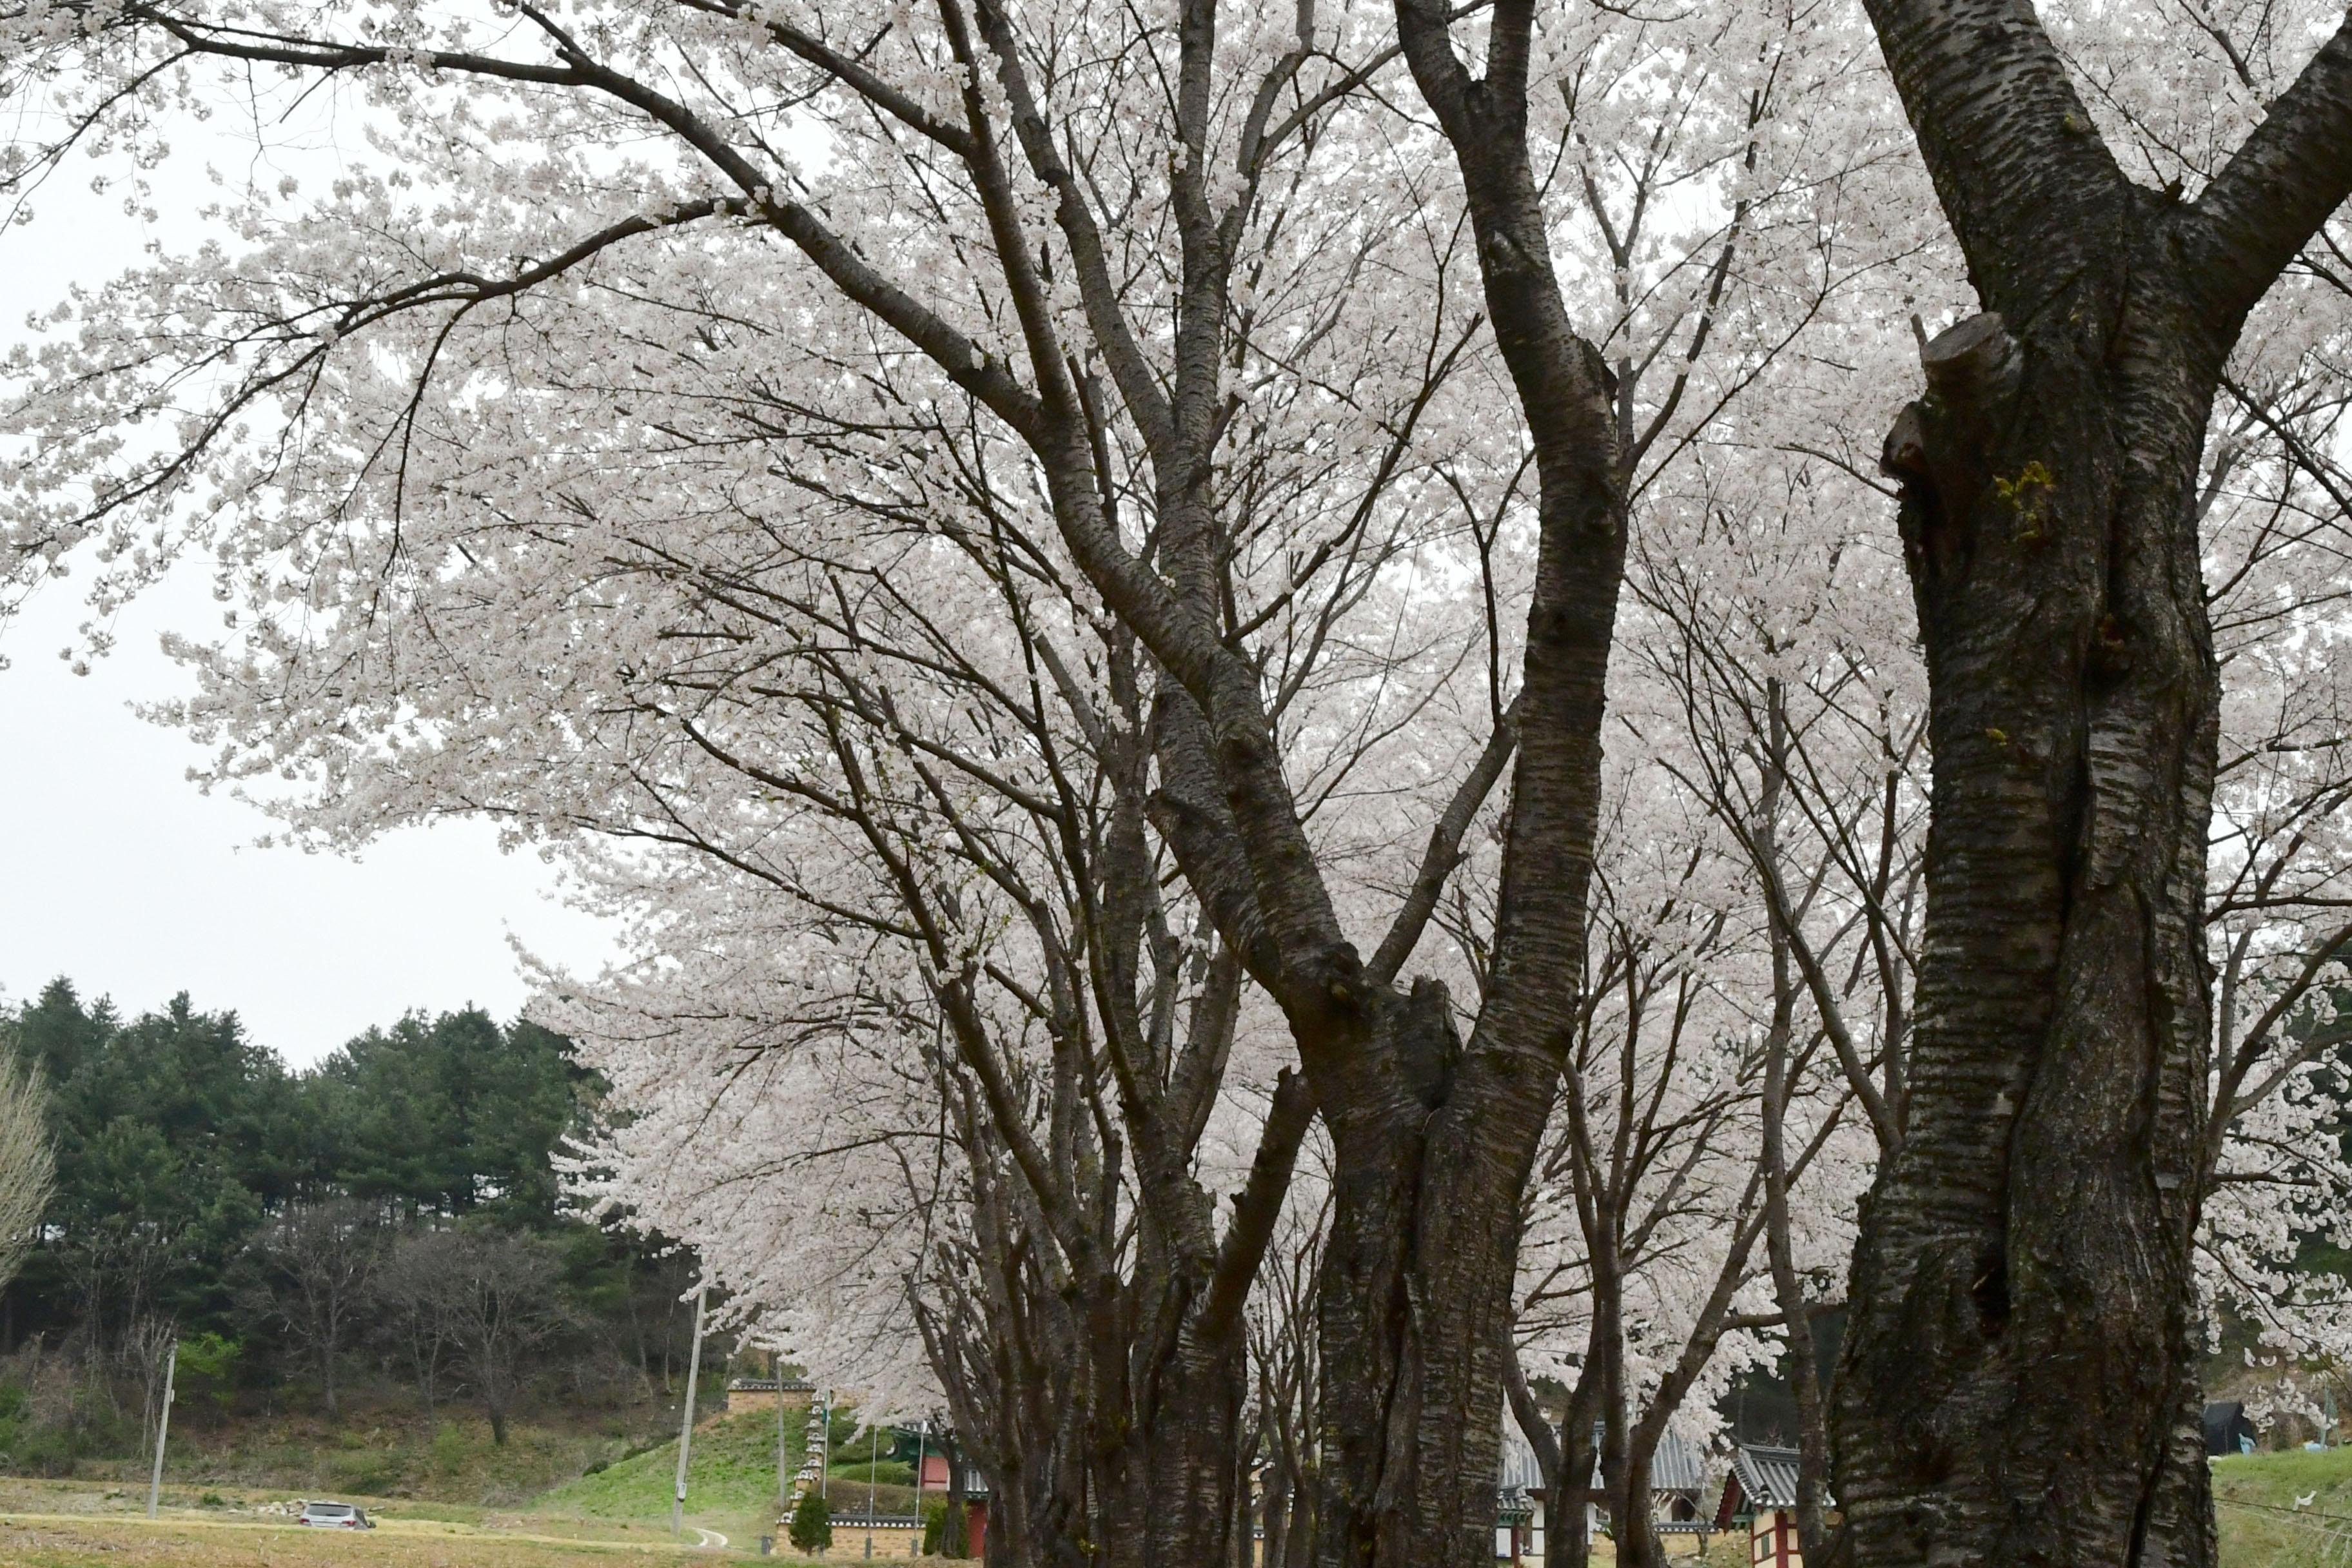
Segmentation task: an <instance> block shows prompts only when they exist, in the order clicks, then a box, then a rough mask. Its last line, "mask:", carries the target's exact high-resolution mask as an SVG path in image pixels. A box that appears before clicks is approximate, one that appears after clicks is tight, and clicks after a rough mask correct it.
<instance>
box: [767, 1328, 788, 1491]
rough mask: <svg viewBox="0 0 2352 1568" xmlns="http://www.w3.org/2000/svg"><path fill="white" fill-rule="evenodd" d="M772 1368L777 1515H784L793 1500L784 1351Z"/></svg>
mask: <svg viewBox="0 0 2352 1568" xmlns="http://www.w3.org/2000/svg"><path fill="white" fill-rule="evenodd" d="M772 1361H773V1365H772V1367H771V1368H770V1370H771V1371H772V1372H773V1373H775V1374H776V1515H777V1517H778V1518H780V1519H781V1518H782V1517H783V1511H784V1510H785V1509H786V1508H787V1507H788V1506H790V1504H791V1502H792V1481H791V1472H790V1471H788V1470H787V1469H785V1468H784V1464H785V1459H784V1353H783V1352H782V1351H778V1352H776V1353H775V1355H774V1357H773V1358H772Z"/></svg>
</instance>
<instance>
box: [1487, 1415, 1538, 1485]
mask: <svg viewBox="0 0 2352 1568" xmlns="http://www.w3.org/2000/svg"><path fill="white" fill-rule="evenodd" d="M1543 1484H1544V1479H1543V1465H1542V1464H1541V1462H1540V1461H1538V1459H1537V1458H1536V1450H1535V1446H1534V1445H1533V1444H1531V1443H1529V1442H1528V1438H1527V1434H1526V1433H1524V1432H1522V1431H1520V1430H1519V1424H1518V1423H1517V1422H1516V1421H1513V1420H1510V1419H1509V1418H1507V1417H1506V1418H1505V1420H1504V1422H1503V1463H1502V1468H1501V1469H1500V1471H1499V1473H1497V1474H1496V1478H1495V1486H1496V1489H1497V1490H1499V1491H1506V1492H1513V1491H1519V1492H1525V1491H1539V1490H1541V1489H1542V1488H1543Z"/></svg>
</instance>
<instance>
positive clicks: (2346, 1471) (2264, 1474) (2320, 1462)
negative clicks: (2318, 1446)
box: [2213, 1448, 2352, 1568]
mask: <svg viewBox="0 0 2352 1568" xmlns="http://www.w3.org/2000/svg"><path fill="white" fill-rule="evenodd" d="M2305 1497H2308V1498H2310V1499H2311V1501H2310V1502H2309V1503H2308V1504H2306V1505H2305V1506H2304V1507H2303V1508H2301V1509H2297V1508H2296V1507H2295V1506H2294V1505H2295V1500H2297V1499H2298V1498H2305ZM2213 1501H2214V1512H2215V1513H2216V1514H2217V1515H2218V1516H2219V1517H2220V1520H2221V1563H2222V1568H2343V1565H2344V1564H2346V1563H2352V1448H2330V1449H2329V1450H2328V1451H2327V1452H2326V1453H2324V1454H2305V1453H2299V1452H2298V1453H2290V1454H2247V1455H2243V1456H2241V1457H2237V1458H2227V1459H2216V1460H2215V1461H2213ZM2331 1515H2332V1516H2334V1517H2332V1518H2331V1517H2329V1516H2331ZM2339 1532H2341V1533H2339Z"/></svg>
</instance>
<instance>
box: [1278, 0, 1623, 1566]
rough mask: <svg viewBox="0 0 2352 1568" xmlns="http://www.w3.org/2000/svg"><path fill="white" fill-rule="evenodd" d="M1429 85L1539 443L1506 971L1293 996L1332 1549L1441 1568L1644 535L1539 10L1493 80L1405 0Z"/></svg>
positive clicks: (1462, 1484)
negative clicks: (1474, 996)
mask: <svg viewBox="0 0 2352 1568" xmlns="http://www.w3.org/2000/svg"><path fill="white" fill-rule="evenodd" d="M1397 17H1398V25H1399V30H1400V37H1401V41H1402V44H1403V47H1404V52H1405V56H1406V59H1407V61H1408V63H1409V64H1410V65H1411V68H1412V73H1413V77H1414V79H1415V81H1416V82H1417V83H1418V84H1419V85H1420V87H1421V89H1422V91H1423V94H1424V96H1425V97H1426V98H1427V99H1428V100H1429V102H1430V103H1431V105H1432V107H1433V110H1434V111H1435V112H1436V114H1437V116H1438V120H1439V122H1440V125H1441V126H1442V128H1443V129H1444V132H1445V134H1446V137H1447V139H1448V141H1449V142H1451V143H1452V145H1453V147H1454V151H1455V154H1456V157H1457V160H1458V162H1459V163H1460V165H1461V170H1462V174H1463V178H1464V184H1465V190H1466V193H1467V195H1468V199H1469V208H1470V214H1471V218H1472V222H1473V224H1474V226H1475V229H1476V233H1477V239H1478V255H1479V262H1480V268H1481V272H1482V276H1483V279H1484V282H1485V288H1486V304H1487V315H1488V319H1489V320H1490V321H1491V322H1492V323H1493V327H1494V331H1495V335H1496V342H1497V343H1498V344H1499V345H1500V347H1501V349H1502V352H1503V355H1504V358H1505V362H1506V363H1507V366H1508V368H1509V370H1510V373H1511V375H1512V378H1513V381H1514V384H1515V385H1516V386H1517V391H1518V395H1519V397H1520V401H1521V404H1522V405H1523V407H1524V409H1525V410H1526V412H1527V415H1528V424H1529V429H1530V434H1531V436H1532V437H1533V439H1534V444H1535V455H1536V468H1537V473H1538V487H1539V488H1538V531H1539V536H1538V552H1537V562H1536V580H1535V590H1534V596H1533V603H1532V605H1530V608H1529V612H1528V642H1527V651H1526V662H1525V667H1524V671H1523V685H1522V689H1521V696H1520V699H1519V705H1518V707H1519V710H1518V715H1517V724H1518V741H1519V752H1518V759H1517V767H1516V769H1515V772H1514V774H1513V779H1512V806H1511V818H1510V826H1509V829H1508V835H1507V839H1506V847H1505V858H1504V868H1503V881H1502V892H1501V899H1500V903H1499V906H1498V910H1497V914H1496V939H1495V940H1496V952H1495V962H1494V968H1493V974H1492V979H1491V982H1490V984H1489V988H1488V991H1487V994H1486V1001H1485V1005H1484V1006H1483V1007H1482V1008H1481V1010H1480V1014H1479V1017H1478V1021H1477V1024H1476V1026H1475V1029H1474V1030H1473V1032H1472V1035H1471V1037H1470V1039H1469V1040H1468V1041H1467V1042H1466V1044H1465V1042H1463V1041H1462V1040H1461V1039H1460V1038H1459V1037H1457V1035H1456V1033H1455V1030H1454V1023H1453V1017H1452V1005H1451V1003H1450V1001H1449V1000H1448V999H1447V997H1446V995H1445V994H1444V991H1443V989H1442V988H1440V987H1438V986H1436V985H1434V984H1429V983H1426V982H1424V983H1422V984H1416V985H1415V986H1414V987H1413V988H1412V991H1411V993H1410V994H1398V992H1397V991H1396V989H1395V988H1394V986H1393V985H1392V984H1390V981H1391V977H1392V976H1393V975H1394V973H1396V970H1397V969H1398V967H1400V965H1401V963H1402V959H1403V958H1404V956H1405V954H1404V953H1403V952H1390V951H1389V945H1388V944H1383V950H1382V952H1381V953H1379V954H1376V955H1375V958H1374V961H1373V963H1371V964H1370V966H1369V968H1368V969H1364V968H1359V967H1358V966H1356V965H1355V963H1353V960H1354V952H1353V950H1352V949H1349V950H1346V952H1345V962H1344V963H1342V964H1340V965H1337V966H1334V967H1333V968H1332V970H1331V971H1330V972H1329V974H1328V989H1329V992H1330V994H1331V995H1332V996H1333V998H1334V999H1335V1001H1336V1002H1337V1003H1338V1006H1337V1007H1336V1008H1334V1009H1333V1010H1332V1012H1331V1014H1330V1015H1328V1016H1326V1017H1324V1018H1320V1019H1309V1018H1301V1017H1299V1016H1297V1015H1296V1014H1294V1016H1293V1026H1294V1029H1295V1030H1297V1033H1298V1036H1299V1043H1300V1052H1301V1057H1302V1059H1303V1060H1304V1062H1305V1064H1306V1067H1307V1074H1308V1078H1309V1080H1310V1081H1311V1082H1312V1084H1313V1086H1314V1088H1315V1091H1316V1098H1317V1100H1318V1104H1319V1106H1320V1108H1321V1110H1322V1113H1323V1118H1324V1121H1325V1124H1326V1125H1327V1126H1328V1128H1329V1129H1330V1131H1331V1139H1332V1145H1333V1152H1334V1162H1335V1183H1334V1193H1333V1223H1332V1232H1331V1237H1330V1240H1329V1243H1328V1252H1327V1254H1326V1265H1325V1268H1326V1271H1325V1277H1324V1290H1323V1296H1322V1303H1321V1311H1322V1335H1323V1363H1324V1364H1325V1365H1326V1366H1327V1367H1332V1368H1340V1367H1345V1368H1349V1369H1350V1370H1349V1375H1348V1376H1345V1377H1334V1378H1332V1379H1331V1380H1330V1382H1329V1384H1328V1388H1327V1390H1326V1394H1325V1402H1324V1426H1325V1434H1326V1436H1325V1442H1324V1478H1325V1487H1324V1494H1323V1501H1322V1510H1321V1515H1322V1517H1321V1521H1320V1540H1319V1542H1318V1562H1319V1563H1322V1564H1324V1565H1326V1568H1408V1565H1409V1568H1444V1565H1448V1564H1461V1565H1463V1568H1469V1565H1470V1564H1483V1563H1486V1561H1488V1560H1489V1558H1490V1557H1491V1555H1492V1552H1493V1545H1492V1542H1493V1531H1494V1526H1495V1517H1496V1498H1495V1478H1496V1468H1497V1464H1498V1461H1499V1458H1500V1455H1499V1443H1500V1437H1501V1433H1500V1423H1499V1417H1500V1415H1501V1413H1502V1409H1503V1395H1504V1378H1503V1358H1504V1356H1505V1355H1506V1354H1507V1349H1506V1344H1505V1339H1506V1336H1507V1333H1508V1332H1509V1330H1510V1324H1511V1311H1512V1293H1511V1292H1512V1284H1513V1281H1514V1278H1515V1275H1516V1271H1517V1257H1518V1248H1517V1237H1518V1206H1519V1196H1520V1192H1521V1189H1522V1188H1523V1187H1524V1185H1525V1184H1526V1181H1527V1176H1528V1171H1529V1169H1530V1168H1531V1167H1532V1165H1533V1163H1534V1160H1535V1156H1536V1152H1537V1149H1538V1142H1539V1141H1540V1139H1541V1137H1542V1133H1543V1129H1544V1123H1545V1121H1546V1119H1547V1116H1548V1114H1549V1110H1550V1104H1551V1099H1552V1095H1553V1092H1554V1089H1555V1086H1556V1085H1557V1083H1558V1081H1559V1071H1560V1066H1561V1063H1562V1061H1563V1060H1564V1059H1565V1057H1566V1052H1567V1048H1568V1042H1569V1039H1570V1030H1571V1026H1572V1021H1573V1016H1574V1009H1575V1005H1576V998H1577V982H1576V976H1577V975H1579V974H1580V972H1581V968H1582V952H1583V939H1584V909H1585V891H1586V886H1587V883H1588V881H1589V880H1590V878H1591V865H1592V843H1593V837H1594V832H1595V827H1596V823H1597V820H1598V802H1599V795H1600V777H1601V714H1602V704H1603V699H1604V695H1605V694H1604V680H1605V677H1606V674H1607V668H1608V660H1609V646H1610V640H1611V637H1612V634H1613V629H1614V626H1615V618H1616V608H1617V589H1618V584H1619V582H1620V581H1621V579H1622V575H1623V569H1624V549H1625V532H1624V518H1623V508H1622V501H1621V499H1620V498H1621V497H1622V470H1623V466H1624V456H1625V455H1624V449H1623V447H1622V443H1621V441H1620V439H1619V436H1618V426H1617V421H1616V417H1615V410H1614V403H1613V393H1614V390H1615V383H1614V381H1613V379H1612V377H1611V376H1610V374H1609V373H1608V370H1607V368H1606V367H1605V365H1604V364H1603V363H1602V361H1601V356H1600V354H1599V353H1598V352H1597V351H1596V350H1594V349H1593V347H1592V346H1591V344H1590V343H1588V342H1584V341H1583V340H1582V339H1581V338H1580V337H1579V336H1578V335H1577V334H1576V332H1575V331H1574V330H1573V328H1572V327H1571V326H1570V322H1569V320H1568V314H1567V310H1566V308H1565V306H1564V304H1563V303H1562V300H1561V298H1560V292H1559V284H1558V281H1557V279H1555V277H1554V276H1553V273H1552V268H1551V257H1550V247H1549V240H1548V238H1547V235H1546V229H1545V225H1544V221H1543V213H1542V208H1541V205H1540V203H1539V201H1538V197H1537V193H1536V189H1535V183H1534V180H1533V177H1532V175H1531V174H1530V172H1529V162H1528V152H1527V81H1528V47H1529V34H1530V31H1531V27H1532V20H1533V8H1532V6H1531V5H1528V4H1526V3H1525V0H1507V4H1504V5H1498V6H1497V7H1496V12H1495V16H1494V18H1493V22H1492V25H1491V30H1490V33H1489V36H1488V40H1487V50H1486V61H1487V65H1486V76H1485V77H1484V78H1481V79H1473V78H1472V77H1471V76H1470V74H1469V71H1468V69H1467V68H1465V66H1464V65H1463V63H1462V60H1461V58H1460V57H1459V55H1457V54H1456V52H1455V51H1454V45H1453V41H1452V39H1451V37H1450V36H1449V33H1448V29H1447V12H1446V9H1445V7H1444V6H1443V5H1435V4H1423V3H1420V0H1400V3H1399V5H1398V7H1397Z"/></svg>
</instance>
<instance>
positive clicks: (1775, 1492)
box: [1731, 1443, 1797, 1510]
mask: <svg viewBox="0 0 2352 1568" xmlns="http://www.w3.org/2000/svg"><path fill="white" fill-rule="evenodd" d="M1731 1473H1732V1475H1733V1476H1735V1477H1737V1478H1738V1481H1739V1493H1740V1496H1741V1497H1742V1498H1743V1499H1744V1500H1746V1506H1747V1507H1748V1508H1749V1509H1751V1510H1761V1509H1776V1508H1794V1507H1796V1506H1797V1450H1796V1449H1794V1448H1769V1447H1765V1446H1764V1445H1762V1444H1760V1443H1741V1444H1738V1445H1737V1446H1736V1447H1733V1448H1732V1450H1731Z"/></svg>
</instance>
